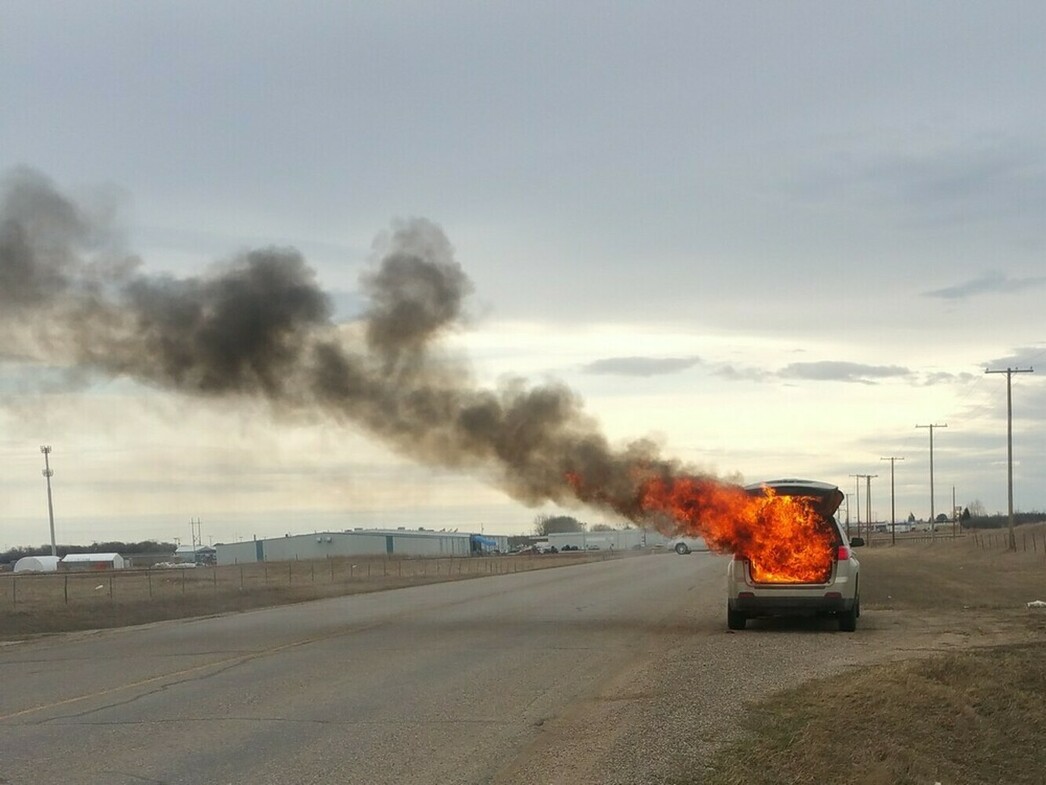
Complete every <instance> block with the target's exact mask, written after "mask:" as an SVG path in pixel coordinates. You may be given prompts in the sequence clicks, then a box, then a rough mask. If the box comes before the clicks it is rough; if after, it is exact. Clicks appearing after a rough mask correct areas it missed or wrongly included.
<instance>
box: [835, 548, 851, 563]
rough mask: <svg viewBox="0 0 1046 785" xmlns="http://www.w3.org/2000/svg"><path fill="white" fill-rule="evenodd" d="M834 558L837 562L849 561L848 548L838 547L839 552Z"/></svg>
mask: <svg viewBox="0 0 1046 785" xmlns="http://www.w3.org/2000/svg"><path fill="white" fill-rule="evenodd" d="M835 558H836V559H837V560H838V561H849V559H850V549H849V548H848V547H846V546H845V545H840V546H839V551H838V553H836V556H835Z"/></svg>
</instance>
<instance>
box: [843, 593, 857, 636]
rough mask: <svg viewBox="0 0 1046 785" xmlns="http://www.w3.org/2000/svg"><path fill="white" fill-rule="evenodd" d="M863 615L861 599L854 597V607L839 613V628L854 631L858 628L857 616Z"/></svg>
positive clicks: (844, 630)
mask: <svg viewBox="0 0 1046 785" xmlns="http://www.w3.org/2000/svg"><path fill="white" fill-rule="evenodd" d="M860 615H861V600H860V599H859V598H855V599H854V604H853V607H852V608H850V610H848V611H844V612H843V613H840V614H839V629H840V630H841V631H842V632H853V631H854V630H856V629H857V617H858V616H860Z"/></svg>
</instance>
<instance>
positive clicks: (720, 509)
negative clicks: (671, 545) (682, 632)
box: [640, 477, 837, 583]
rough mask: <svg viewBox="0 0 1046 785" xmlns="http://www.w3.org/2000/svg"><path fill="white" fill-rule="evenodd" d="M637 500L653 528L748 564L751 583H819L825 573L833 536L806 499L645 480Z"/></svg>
mask: <svg viewBox="0 0 1046 785" xmlns="http://www.w3.org/2000/svg"><path fill="white" fill-rule="evenodd" d="M641 494H642V496H641V502H640V503H641V505H642V508H643V510H644V511H646V512H647V513H648V514H651V515H653V519H654V520H655V522H657V521H658V518H659V517H660V519H661V520H660V525H659V526H658V528H662V529H664V528H669V529H672V530H674V531H672V532H671V533H674V534H688V535H697V536H699V537H703V538H704V540H705V542H706V543H708V547H709V548H711V549H712V550H714V551H717V552H720V553H733V554H735V555H736V556H738V557H740V558H744V559H748V560H749V561H750V562H751V573H752V578H753V580H755V581H757V582H760V583H820V582H823V581H825V580H826V579H827V575H828V573H829V572H830V570H831V567H832V560H833V558H834V556H835V547H836V545H837V543H836V542H835V532H834V529H833V528H832V527H831V526H828V525H826V524H825V522H824V521H823V519H822V518H821V516H820V514H819V513H818V512H817V510H816V508H815V502H814V500H812V499H811V498H809V497H804V496H778V495H776V494H775V493H774V491H773V490H772V489H770V488H764V489H763V495H761V496H753V495H750V494H748V493H747V492H746V491H745V490H744V489H743V488H741V487H740V486H736V485H727V484H724V483H720V482H718V481H716V480H712V479H708V478H700V477H682V478H675V479H664V478H660V477H659V478H654V479H650V480H648V481H647V482H646V483H644V485H643V487H642V491H641ZM666 517H667V519H668V520H667V521H666V520H665V518H666ZM655 525H657V524H656V523H655Z"/></svg>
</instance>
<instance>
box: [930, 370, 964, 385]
mask: <svg viewBox="0 0 1046 785" xmlns="http://www.w3.org/2000/svg"><path fill="white" fill-rule="evenodd" d="M977 378H978V377H977V375H976V374H972V373H965V372H964V373H947V372H946V371H936V372H934V373H928V374H926V375H924V376H923V377H922V382H921V384H922V385H923V386H925V387H931V386H933V385H935V384H968V383H970V382H972V381H975V380H976V379H977Z"/></svg>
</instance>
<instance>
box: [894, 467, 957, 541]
mask: <svg viewBox="0 0 1046 785" xmlns="http://www.w3.org/2000/svg"><path fill="white" fill-rule="evenodd" d="M879 460H880V461H889V462H890V545H896V544H897V506H896V505H895V504H894V499H895V498H896V497H895V496H894V490H893V465H894V463H896V462H897V461H903V460H904V458H898V457H897V456H896V455H891V456H890V457H889V458H880V459H879ZM952 506H953V507H954V506H955V505H954V504H953V505H952Z"/></svg>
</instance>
